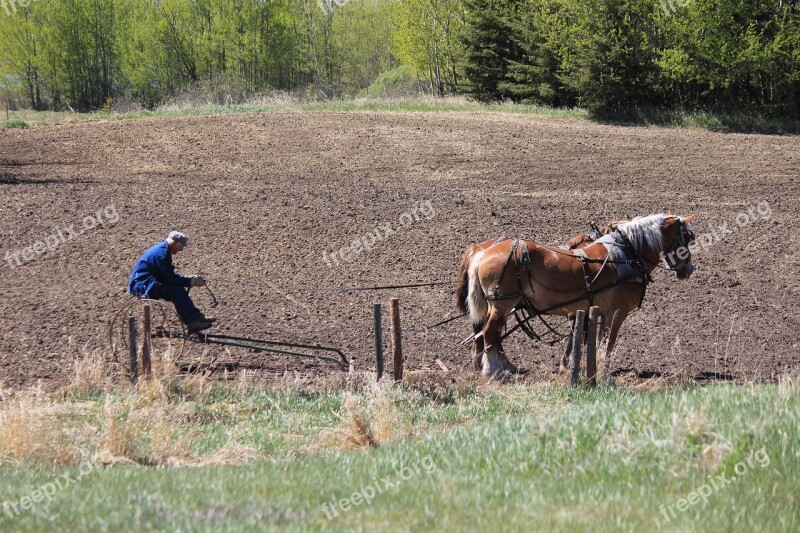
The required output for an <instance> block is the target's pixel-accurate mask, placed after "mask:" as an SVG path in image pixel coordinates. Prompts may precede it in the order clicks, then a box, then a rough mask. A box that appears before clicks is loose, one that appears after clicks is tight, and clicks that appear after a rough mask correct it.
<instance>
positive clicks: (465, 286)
mask: <svg viewBox="0 0 800 533" xmlns="http://www.w3.org/2000/svg"><path fill="white" fill-rule="evenodd" d="M626 220H630V217H629V216H627V215H626ZM619 222H621V221H620V220H618V221H611V222H609V223H608V224H606V225H604V226H601V227H597V225H596V224H595V223H594V222H589V227H590V231H589V232H587V233H581V234H579V235H576V236H574V237H572V238H571V239H570V240H569V241H567V249H568V250H575V249H578V248H585V247H586V246H588V245H590V244H592V243H593V242H594V241H596V240H597V239H599V238H601V237H602V236H603V235H608V234H609V233H610V232H611V231H613V229H614V227H615V225H616V224H617V223H619ZM507 240H510V238H509V237H497V238H495V239H489V240H486V241H483V242H481V243H478V244H473V245H472V246H470V247H469V248H468V249H467V251H466V252H465V253H464V255H463V257H462V258H461V261H460V262H459V265H458V288H457V289H456V309H458V311H459V312H461V313H467V312H468V308H467V307H468V305H467V295H468V292H469V263H470V260H471V259H472V257H473V256H474V255H475V254H476V253H478V252H482V251H485V250H487V249H488V248H490V247H491V246H492V245H494V244H498V243H500V242H503V241H507ZM483 325H484V324H483V322H482V321H481V322H479V323H475V322H473V324H472V329H473V332H474V335H473V339H472V348H471V353H472V369H473V370H476V371H477V370H480V369H481V355H482V354H483V346H484V345H483V336H482V335H481V334H480V332H481V331H482V330H483ZM468 341H469V339H468ZM468 341H467V342H468ZM500 359H501V363H502V366H503V368H505V369H507V370H509V371H511V372H516V371H517V368H516V367H515V366H514V365H513V364H512V363H511V362H510V361H509V360H508V359H506V358H505V354H504V353H503V352H502V351H501V352H500Z"/></svg>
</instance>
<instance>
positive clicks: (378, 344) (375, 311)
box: [372, 304, 383, 381]
mask: <svg viewBox="0 0 800 533" xmlns="http://www.w3.org/2000/svg"><path fill="white" fill-rule="evenodd" d="M372 316H373V319H374V321H375V360H376V363H377V372H378V381H380V379H381V378H382V377H383V333H382V331H381V304H374V305H373V306H372Z"/></svg>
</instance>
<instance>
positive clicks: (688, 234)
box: [661, 214, 694, 279]
mask: <svg viewBox="0 0 800 533" xmlns="http://www.w3.org/2000/svg"><path fill="white" fill-rule="evenodd" d="M670 215H671V214H670ZM692 221H694V215H689V216H687V217H679V216H674V215H671V216H669V217H667V218H666V219H665V220H664V228H663V233H664V242H671V243H672V244H671V245H670V246H669V248H667V249H666V250H663V251H662V252H661V258H662V259H663V260H664V262H665V263H666V264H667V266H668V267H669V268H670V269H671V270H674V271H675V273H676V274H677V275H678V278H679V279H687V278H688V277H689V276H691V275H692V272H694V265H692V247H693V246H694V233H692V230H691V227H690V224H691V223H692Z"/></svg>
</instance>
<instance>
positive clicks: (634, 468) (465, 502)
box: [0, 373, 800, 531]
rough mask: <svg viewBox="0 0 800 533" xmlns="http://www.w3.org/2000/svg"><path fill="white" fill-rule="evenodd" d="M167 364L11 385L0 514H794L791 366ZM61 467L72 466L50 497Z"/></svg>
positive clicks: (38, 524)
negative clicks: (673, 370)
mask: <svg viewBox="0 0 800 533" xmlns="http://www.w3.org/2000/svg"><path fill="white" fill-rule="evenodd" d="M161 376H162V377H161V378H159V379H158V380H156V381H155V382H154V383H152V384H149V385H145V386H142V387H140V388H139V389H136V390H134V389H127V390H126V389H121V388H120V387H119V386H111V385H109V384H106V385H102V386H95V387H91V386H89V387H87V383H86V382H85V381H84V382H80V383H78V384H76V383H73V385H72V386H71V387H69V388H67V389H65V390H64V391H61V393H60V394H59V395H58V396H56V397H53V396H51V395H43V394H42V393H38V392H33V393H28V394H20V393H17V394H9V393H6V394H5V401H4V402H3V403H2V404H0V457H2V460H1V462H0V476H1V477H2V479H3V483H2V484H0V505H2V506H3V507H2V508H0V528H1V529H2V530H9V531H12V530H13V531H46V530H56V529H57V530H110V529H112V530H121V531H133V530H136V531H139V530H153V531H156V530H157V531H172V530H176V529H184V530H186V529H189V530H202V531H261V530H289V531H305V530H309V531H316V530H362V531H377V530H385V529H392V530H396V529H402V530H410V531H417V530H436V531H458V530H489V531H495V530H524V531H528V530H541V531H551V530H566V529H578V530H593V531H594V530H599V531H606V530H608V531H610V530H614V531H616V530H619V529H624V530H653V529H658V530H668V531H701V530H702V531H709V530H710V531H723V530H724V531H730V530H745V531H746V530H754V531H792V530H795V531H796V530H798V529H800V502H798V494H800V481H798V479H800V458H799V457H798V455H797V454H798V452H797V450H799V449H800V432H798V429H797V428H798V427H799V426H800V382H798V381H793V380H789V379H786V380H783V381H781V382H779V383H778V384H760V385H755V384H754V385H747V386H743V385H714V386H709V387H706V388H701V387H696V386H689V385H687V386H683V387H679V388H677V389H674V390H670V391H662V392H635V391H631V390H625V389H620V388H613V387H608V388H602V387H601V388H597V389H593V390H570V389H567V388H565V387H563V386H561V385H556V384H551V385H543V386H534V387H530V386H528V387H526V386H518V385H506V386H497V385H484V384H481V383H480V382H478V381H470V380H469V379H466V380H459V382H458V383H455V384H454V383H451V382H450V381H449V380H447V379H444V378H437V379H434V377H431V376H422V378H420V379H416V380H413V379H412V381H411V382H409V383H408V384H406V386H404V387H402V388H397V387H392V386H390V385H388V384H386V385H382V386H374V385H368V384H366V381H365V382H364V383H362V384H361V385H358V384H355V383H351V384H350V385H349V386H348V387H346V388H345V390H342V389H341V388H337V387H324V386H322V387H314V388H310V389H309V388H298V387H296V386H294V385H292V384H288V385H286V386H284V387H280V388H269V389H267V388H263V387H259V386H254V385H250V384H248V383H247V380H246V379H245V380H244V381H243V382H239V383H237V384H214V383H210V382H208V381H207V380H205V379H203V378H202V377H200V378H190V379H186V378H181V377H178V376H175V375H169V373H166V375H163V373H162V374H161ZM412 377H413V376H412ZM104 388H105V389H106V390H105V391H104V390H102V389H104ZM37 428H38V429H37ZM13 443H16V444H13ZM80 468H83V472H84V475H83V476H82V477H81V474H80ZM65 475H68V476H67V478H68V479H75V480H76V481H75V482H74V483H70V484H69V486H65V487H63V488H60V489H59V488H55V489H54V490H52V492H53V494H52V495H51V496H43V494H44V493H45V492H46V491H47V492H50V490H49V489H48V488H46V487H50V486H49V485H48V484H52V483H54V482H55V480H56V479H65V478H63V476H65ZM57 476H62V477H61V478H58V477H57ZM717 476H722V477H720V478H717ZM712 480H714V482H716V483H718V484H719V485H721V486H718V487H717V488H714V486H713V483H712ZM724 480H731V481H729V482H727V483H726V482H725V481H724ZM53 487H55V485H53ZM40 488H41V489H42V492H39V493H37V492H36V490H37V489H40ZM699 494H703V496H702V497H700V496H698V495H699ZM37 495H38V499H40V500H43V501H41V503H38V504H34V503H31V501H27V503H30V504H31V508H29V509H20V507H19V506H20V505H21V502H22V501H23V498H25V497H31V498H36V497H37ZM48 498H52V501H51V502H50V503H49V504H47V499H48ZM696 498H700V499H696ZM702 498H705V499H707V503H704V501H703V499H702ZM367 500H369V501H367ZM9 502H11V503H14V504H16V505H17V508H18V509H19V510H20V512H19V513H16V512H15V511H14V510H13V507H9V506H10V505H11V503H9ZM689 502H691V503H693V505H690V503H689ZM325 505H327V507H325ZM662 506H663V508H662ZM670 506H671V510H670ZM344 507H349V508H348V509H347V510H344V509H343V508H344ZM673 513H674V514H673Z"/></svg>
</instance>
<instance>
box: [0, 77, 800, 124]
mask: <svg viewBox="0 0 800 533" xmlns="http://www.w3.org/2000/svg"><path fill="white" fill-rule="evenodd" d="M389 74H392V73H389ZM389 74H387V76H388V75H389ZM387 83H389V84H390V85H392V86H394V85H393V84H396V83H395V80H393V79H390V80H389V81H387ZM387 90H388V89H387ZM375 91H378V89H375ZM370 94H372V93H370ZM356 112H403V113H472V114H487V113H500V114H503V113H506V114H517V115H531V116H546V117H556V118H569V119H575V120H587V121H595V122H600V123H608V124H614V125H627V126H660V127H670V128H693V129H703V130H709V131H720V132H739V133H762V134H800V121H798V120H792V119H788V118H787V119H782V118H768V117H761V116H757V115H746V114H731V113H713V112H705V111H692V112H687V111H663V110H632V111H631V112H629V113H625V114H623V115H615V116H595V115H592V114H590V113H589V112H588V111H586V110H584V109H567V108H551V107H544V106H537V105H527V104H513V103H500V104H482V103H478V102H473V101H470V100H467V99H465V98H460V97H449V98H431V97H425V98H417V97H409V98H386V99H381V98H358V99H353V100H339V101H325V102H311V103H297V102H295V103H292V102H287V101H279V102H275V103H263V104H262V103H250V104H240V105H200V106H196V105H185V106H184V105H168V106H163V107H160V108H158V109H156V110H153V111H150V110H141V111H133V112H128V113H116V112H109V111H107V110H106V111H100V112H96V113H66V112H52V111H17V112H15V113H16V114H17V115H18V116H20V117H22V119H20V120H14V121H11V122H14V123H25V124H28V125H51V124H63V123H68V122H82V121H97V120H135V119H145V118H173V117H191V116H217V115H237V114H246V113H356ZM4 127H5V126H4ZM15 127H24V126H15Z"/></svg>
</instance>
